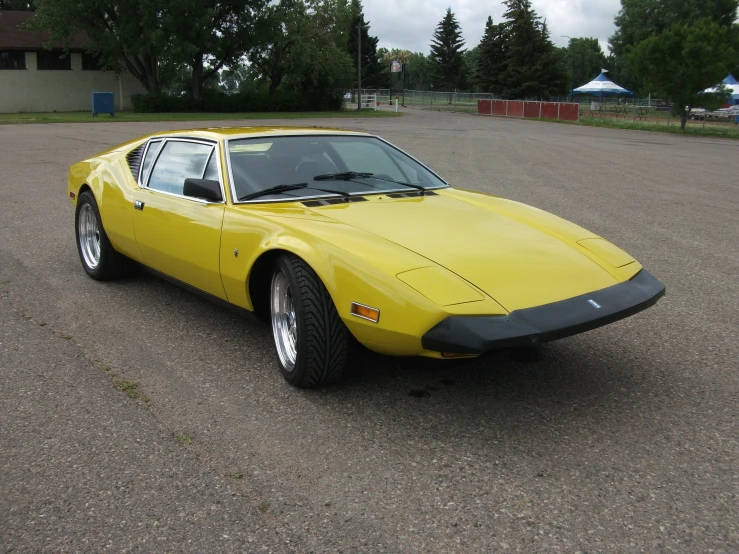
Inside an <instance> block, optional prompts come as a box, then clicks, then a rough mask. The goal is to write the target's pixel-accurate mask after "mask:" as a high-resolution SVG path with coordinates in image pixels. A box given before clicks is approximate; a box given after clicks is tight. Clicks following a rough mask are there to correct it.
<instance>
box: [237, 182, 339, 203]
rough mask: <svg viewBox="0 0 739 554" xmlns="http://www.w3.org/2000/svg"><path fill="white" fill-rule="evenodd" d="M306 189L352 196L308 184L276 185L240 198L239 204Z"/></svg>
mask: <svg viewBox="0 0 739 554" xmlns="http://www.w3.org/2000/svg"><path fill="white" fill-rule="evenodd" d="M304 188H312V189H315V190H320V191H321V192H328V193H329V194H338V195H340V196H351V194H349V193H348V192H344V191H342V190H331V189H322V188H318V187H312V186H310V185H308V183H294V184H292V185H276V186H274V187H268V188H266V189H264V190H258V191H256V192H252V193H249V194H247V195H245V196H242V197H241V198H239V200H238V201H239V202H243V201H245V200H253V199H254V198H259V197H260V196H264V195H265V194H280V193H282V192H288V191H291V190H297V189H304Z"/></svg>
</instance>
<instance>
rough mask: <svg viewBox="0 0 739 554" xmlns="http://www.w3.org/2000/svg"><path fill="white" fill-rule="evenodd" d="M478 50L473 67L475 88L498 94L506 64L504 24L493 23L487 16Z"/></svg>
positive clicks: (500, 90)
mask: <svg viewBox="0 0 739 554" xmlns="http://www.w3.org/2000/svg"><path fill="white" fill-rule="evenodd" d="M478 50H479V54H478V56H477V60H476V61H477V63H476V65H475V68H474V72H475V84H476V86H477V90H480V91H482V92H492V93H497V94H500V93H501V92H502V90H503V86H502V81H501V78H502V74H503V70H504V69H505V64H506V34H505V25H503V24H502V23H499V24H497V25H495V24H493V18H492V17H490V16H488V20H487V23H486V24H485V34H484V35H483V37H482V40H481V41H480V45H479V46H478Z"/></svg>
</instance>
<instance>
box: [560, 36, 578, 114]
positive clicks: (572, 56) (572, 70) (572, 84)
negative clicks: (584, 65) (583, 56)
mask: <svg viewBox="0 0 739 554" xmlns="http://www.w3.org/2000/svg"><path fill="white" fill-rule="evenodd" d="M561 37H562V38H567V39H570V43H569V44H568V45H567V49H568V50H569V51H570V62H571V64H570V65H571V67H570V94H568V95H567V96H569V97H570V100H572V101H573V102H574V101H575V93H574V92H573V91H574V90H575V50H574V49H573V48H572V37H568V36H567V35H561Z"/></svg>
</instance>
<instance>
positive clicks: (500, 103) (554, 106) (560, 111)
mask: <svg viewBox="0 0 739 554" xmlns="http://www.w3.org/2000/svg"><path fill="white" fill-rule="evenodd" d="M477 113H478V114H480V115H498V116H504V117H506V116H507V117H524V118H528V119H563V120H567V121H579V120H580V104H571V103H568V102H531V101H527V102H523V101H521V100H478V101H477Z"/></svg>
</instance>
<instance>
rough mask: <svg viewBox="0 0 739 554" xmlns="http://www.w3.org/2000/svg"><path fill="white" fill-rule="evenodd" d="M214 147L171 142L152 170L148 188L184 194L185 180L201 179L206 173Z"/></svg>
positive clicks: (163, 149) (166, 144)
mask: <svg viewBox="0 0 739 554" xmlns="http://www.w3.org/2000/svg"><path fill="white" fill-rule="evenodd" d="M212 151H213V146H211V145H209V144H201V143H197V142H180V141H176V140H170V141H167V142H166V143H164V146H163V148H162V153H161V154H160V155H159V158H157V162H156V164H154V169H152V170H151V177H149V184H148V187H149V188H150V189H154V190H161V191H164V192H171V193H173V194H182V188H183V187H184V185H185V179H187V178H195V179H200V178H201V176H202V175H203V173H204V172H205V166H206V164H207V163H208V158H209V157H210V153H211V152H212Z"/></svg>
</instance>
